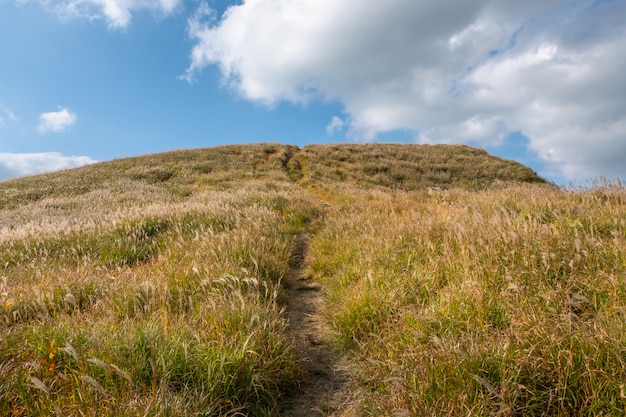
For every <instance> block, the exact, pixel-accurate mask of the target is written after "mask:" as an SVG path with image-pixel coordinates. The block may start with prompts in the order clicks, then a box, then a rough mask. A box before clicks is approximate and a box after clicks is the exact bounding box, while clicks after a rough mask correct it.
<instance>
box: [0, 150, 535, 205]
mask: <svg viewBox="0 0 626 417" xmlns="http://www.w3.org/2000/svg"><path fill="white" fill-rule="evenodd" d="M288 178H291V179H292V180H303V183H304V184H306V185H314V184H316V183H328V184H330V185H332V184H333V183H335V184H338V183H349V184H352V185H358V186H367V187H372V186H381V187H388V188H393V189H401V190H417V189H425V188H427V187H438V188H467V189H480V188H485V187H488V186H490V185H493V184H502V183H542V182H545V180H543V179H542V178H540V177H539V176H538V175H537V174H536V173H535V172H534V171H532V170H531V169H530V168H528V167H525V166H523V165H521V164H519V163H517V162H514V161H510V160H503V159H500V158H497V157H494V156H491V155H489V154H488V153H487V152H485V151H484V150H480V149H476V148H471V147H468V146H461V145H436V146H429V145H410V144H405V145H393V144H364V145H361V144H338V145H309V146H305V147H304V148H302V149H300V148H298V147H296V146H291V145H279V144H253V145H232V146H219V147H214V148H205V149H194V150H181V151H172V152H166V153H161V154H154V155H145V156H139V157H134V158H125V159H119V160H114V161H108V162H102V163H97V164H94V165H89V166H85V167H82V168H77V169H72V170H66V171H60V172H54V173H49V174H43V175H36V176H32V177H25V178H20V179H15V180H9V181H4V182H0V208H7V207H17V206H19V205H21V204H28V203H29V202H33V201H37V200H40V199H43V198H47V197H68V196H75V195H79V194H85V193H88V192H90V191H94V190H103V189H107V190H111V191H115V190H118V189H126V188H129V187H131V188H132V187H133V185H137V184H148V185H151V186H154V187H160V188H164V189H167V190H168V191H170V192H171V193H172V194H178V195H181V196H184V195H189V194H191V193H193V192H194V191H195V190H198V189H207V188H214V189H218V188H221V189H225V188H228V187H229V186H230V184H231V183H234V182H239V181H242V180H249V179H261V180H285V179H288Z"/></svg>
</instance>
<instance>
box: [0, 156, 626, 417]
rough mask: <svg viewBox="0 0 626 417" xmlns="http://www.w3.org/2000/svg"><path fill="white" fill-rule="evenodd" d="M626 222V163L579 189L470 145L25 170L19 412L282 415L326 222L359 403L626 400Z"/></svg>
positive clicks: (321, 263) (17, 319)
mask: <svg viewBox="0 0 626 417" xmlns="http://www.w3.org/2000/svg"><path fill="white" fill-rule="evenodd" d="M529 183H530V184H529ZM322 201H323V202H322ZM624 219H626V191H624V187H623V184H621V183H619V182H617V183H607V182H605V183H600V184H596V185H595V186H593V187H591V188H590V189H578V190H559V189H557V188H556V187H554V186H551V185H548V184H545V183H542V181H541V179H539V178H538V177H536V176H535V174H534V173H532V171H530V170H528V169H527V168H524V167H521V166H520V165H518V164H515V163H512V162H510V161H502V160H498V159H493V158H490V157H488V156H487V155H486V154H485V153H484V152H482V151H478V150H473V149H471V148H467V147H454V146H453V147H439V146H436V147H421V146H404V147H403V146H400V145H388V146H383V145H366V146H362V147H359V146H357V145H342V146H339V145H330V146H325V147H317V146H311V147H305V148H304V149H302V150H299V149H297V148H296V147H292V146H282V145H274V144H260V145H250V146H231V147H220V148H213V149H205V150H195V151H177V152H172V153H167V154H160V155H150V156H145V157H140V158H132V159H126V160H119V161H112V162H108V163H102V164H96V165H93V166H89V167H84V168H81V169H76V170H71V171H66V172H61V173H54V174H47V175H43V176H37V177H32V178H24V179H20V180H13V181H6V182H3V183H1V184H0V302H1V303H2V304H1V305H0V415H12V416H27V415H28V416H44V415H45V416H48V415H64V416H65V415H76V416H78V415H94V416H95V415H119V416H125V415H142V416H144V415H146V416H147V415H150V416H170V415H171V416H174V415H176V416H178V415H207V416H208V415H225V416H227V415H233V416H234V415H259V416H262V415H277V414H279V413H280V398H281V395H282V393H284V392H285V390H287V389H289V387H291V386H292V385H293V384H295V383H296V382H297V381H298V380H299V378H300V377H301V370H300V369H299V368H298V366H297V361H296V358H295V353H294V347H293V341H291V340H289V339H288V338H287V336H286V335H285V326H286V318H285V314H284V310H283V305H284V297H285V293H284V291H283V289H282V288H281V282H282V279H283V278H284V276H285V275H286V273H287V271H288V268H289V264H290V261H292V260H293V259H292V258H293V255H294V243H295V235H297V234H298V233H300V232H302V231H303V230H306V231H308V232H311V231H315V232H316V233H315V235H314V236H313V237H312V240H311V246H310V248H309V252H308V256H307V260H306V262H307V265H308V266H307V268H308V273H309V274H310V275H311V276H312V277H314V278H315V279H318V280H319V281H320V283H322V284H323V287H324V288H325V300H326V304H325V312H326V314H327V318H328V320H329V322H330V324H331V325H332V327H333V329H334V330H335V331H336V344H337V347H338V349H342V350H343V351H345V352H348V354H349V355H350V357H351V358H352V360H353V361H354V364H355V369H356V373H355V375H356V376H355V378H356V380H355V384H356V385H357V386H358V387H359V390H360V391H361V394H362V395H361V396H360V397H359V398H357V400H358V408H357V409H358V411H357V412H358V413H359V414H360V415H376V416H377V415H396V416H402V415H418V416H419V415H424V416H426V415H455V416H457V415H458V416H465V415H492V414H494V415H495V414H497V415H505V416H518V415H519V416H521V415H529V416H540V415H550V416H569V415H580V416H583V415H623V414H624V413H626V405H625V404H626V391H625V387H624V381H626V366H625V359H626V355H625V353H624V352H626V339H625V338H624V336H623V334H624V332H623V328H624V320H625V319H626V317H625V314H626V284H625V281H624V276H626V261H625V259H626V256H625V255H626V253H625V252H626V220H624Z"/></svg>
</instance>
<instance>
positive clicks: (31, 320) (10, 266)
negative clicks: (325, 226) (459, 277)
mask: <svg viewBox="0 0 626 417" xmlns="http://www.w3.org/2000/svg"><path fill="white" fill-rule="evenodd" d="M258 148H259V149H256V151H257V152H256V153H255V154H254V155H255V156H256V157H259V160H260V161H263V162H259V163H258V164H256V166H255V167H254V170H252V168H250V160H251V159H254V158H251V157H249V156H248V154H246V152H249V153H252V152H253V151H255V147H252V148H250V149H245V150H242V149H240V148H237V147H235V148H232V149H231V148H226V149H218V151H216V152H215V154H211V153H210V152H209V153H206V152H205V154H206V155H204V154H203V152H200V153H199V154H194V153H193V152H180V153H174V154H171V155H169V154H165V155H160V156H151V157H148V158H147V159H146V161H148V162H150V164H152V163H153V161H155V160H156V161H157V162H158V163H160V164H161V165H159V166H158V168H154V165H152V167H150V168H146V167H145V166H144V165H139V164H137V162H136V161H114V162H112V163H109V164H108V165H107V164H102V165H100V166H98V165H96V166H94V167H87V168H83V169H80V170H73V171H68V172H66V173H57V174H51V175H47V176H40V177H38V179H37V180H35V179H31V178H28V179H24V180H19V181H11V182H8V183H5V184H3V189H2V191H3V196H4V197H5V198H6V200H5V208H4V209H3V210H2V211H1V212H0V213H1V214H0V216H1V218H2V222H1V224H2V228H1V231H0V268H1V269H0V275H1V279H0V301H1V302H2V305H1V306H0V333H1V338H0V349H1V354H0V381H1V383H0V415H16V416H20V415H23V416H26V415H28V416H34V415H41V416H44V415H45V416H48V415H63V416H66V415H94V416H95V415H120V416H122V415H124V416H126V415H172V416H174V415H176V416H179V415H244V414H245V415H248V414H249V415H272V414H275V412H276V410H277V408H278V406H279V403H278V401H279V399H280V396H281V393H282V392H283V391H284V389H285V388H287V387H289V386H290V385H292V384H294V383H295V382H296V381H297V380H298V378H299V377H300V370H299V368H298V367H297V365H296V358H295V354H294V349H293V346H292V342H291V341H290V340H288V339H287V337H286V336H285V332H284V330H285V326H286V322H285V317H284V314H283V310H282V304H281V303H280V302H279V299H280V298H281V297H282V289H281V287H280V284H281V280H282V279H283V277H284V276H285V274H286V273H287V270H288V268H289V266H288V265H289V261H290V259H291V257H292V253H293V250H294V248H293V244H294V233H297V231H298V230H299V228H300V227H302V225H303V224H305V223H307V222H310V221H312V220H314V218H315V217H316V216H317V215H318V209H317V208H316V203H315V202H314V201H312V199H311V197H310V196H309V195H308V194H307V193H306V192H305V191H304V190H302V189H301V188H299V187H297V186H295V185H294V184H293V183H291V182H290V181H289V180H288V176H287V175H286V173H285V172H284V169H283V168H282V165H281V160H280V158H281V157H282V156H281V155H280V152H282V151H283V150H284V149H283V148H279V147H274V146H273V145H267V146H261V145H259V146H258ZM268 149H269V151H267V150H268ZM286 149H287V150H289V148H286ZM259 150H260V151H259ZM244 151H245V152H244ZM209 154H210V155H212V157H213V158H214V159H215V160H216V161H220V163H221V164H222V165H220V164H218V163H215V161H213V162H211V161H212V160H209V161H208V162H207V163H208V164H209V166H211V167H212V169H214V170H216V171H219V172H221V174H220V175H222V176H223V177H225V176H228V178H229V179H228V181H227V180H225V179H224V180H223V183H222V184H221V185H219V186H214V185H211V184H207V183H206V181H204V180H203V179H202V178H203V177H202V175H198V176H195V177H194V176H193V175H191V174H187V173H188V172H190V171H193V170H194V169H195V168H194V166H196V165H198V164H199V163H200V162H198V161H195V162H194V158H195V159H197V160H203V159H205V157H206V156H207V155H209ZM224 155H231V157H230V159H229V157H227V156H224ZM242 155H243V157H242ZM272 158H276V160H275V161H273V160H272ZM194 164H195V165H194ZM263 164H265V165H263ZM262 165H263V166H262ZM125 166H127V169H125V168H124V167H125ZM207 169H208V168H207ZM207 169H205V170H207ZM92 170H95V172H94V171H92ZM157 171H158V172H164V171H174V172H176V174H175V175H172V176H165V175H162V176H160V175H156V174H154V173H155V172H157ZM153 174H154V175H153ZM166 177H167V178H166ZM85 178H88V180H85ZM42 179H43V180H45V181H42ZM226 185H227V187H226ZM181 187H187V188H188V189H189V190H190V192H189V193H180V192H178V191H177V190H180V189H181ZM220 188H227V189H226V190H224V189H220ZM33 195H37V196H38V198H28V197H27V196H33Z"/></svg>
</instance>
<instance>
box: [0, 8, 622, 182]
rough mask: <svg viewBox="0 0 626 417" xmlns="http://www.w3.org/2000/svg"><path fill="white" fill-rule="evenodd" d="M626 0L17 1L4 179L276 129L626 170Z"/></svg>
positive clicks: (5, 24)
mask: <svg viewBox="0 0 626 417" xmlns="http://www.w3.org/2000/svg"><path fill="white" fill-rule="evenodd" d="M470 3H471V4H470ZM625 3H626V0H617V1H578V0H568V1H557V0H542V1H539V0H537V1H528V2H523V3H522V4H521V2H517V1H513V0H499V1H487V0H482V1H475V2H467V1H464V0H450V1H449V2H445V4H444V2H440V3H434V2H430V1H422V0H385V1H383V0H369V1H363V0H359V1H357V0H342V1H340V0H290V1H284V0H246V1H218V0H208V1H206V2H203V1H181V0H67V1H65V0H62V1H56V0H47V1H44V0H16V1H14V0H0V179H2V178H10V177H14V176H21V175H27V174H31V173H34V172H39V171H49V170H54V169H61V168H67V167H73V166H78V165H82V164H85V163H89V162H92V161H96V160H108V159H113V158H120V157H125V156H132V155H139V154H146V153H154V152H161V151H166V150H171V149H181V148H197V147H205V146H214V145H221V144H228V143H251V142H267V141H272V142H282V143H291V144H296V145H300V146H303V145H306V144H310V143H327V142H346V141H349V142H366V141H379V142H416V143H466V144H470V145H473V146H479V147H483V148H486V149H487V150H488V151H489V152H491V153H492V154H495V155H498V156H502V157H505V158H508V159H515V160H518V161H520V162H522V163H524V164H526V165H529V166H531V167H532V168H533V169H535V170H536V171H537V172H539V173H540V174H541V175H543V176H544V177H546V178H548V179H550V180H553V181H556V182H558V183H567V182H569V181H585V180H587V179H589V178H593V177H597V176H600V175H606V176H608V177H610V178H612V177H615V176H620V177H622V178H624V177H626V164H624V163H623V162H622V161H626V135H625V132H626V87H624V85H626V83H624V82H623V74H624V73H626V57H625V56H624V53H623V51H626V23H625V22H626V5H625Z"/></svg>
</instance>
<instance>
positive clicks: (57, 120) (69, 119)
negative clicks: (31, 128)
mask: <svg viewBox="0 0 626 417" xmlns="http://www.w3.org/2000/svg"><path fill="white" fill-rule="evenodd" d="M74 123H76V114H75V113H73V112H72V111H71V110H69V109H67V108H65V107H59V111H53V112H48V113H42V114H41V115H40V116H39V128H38V131H39V133H42V134H43V133H48V132H56V133H60V132H63V131H65V130H67V129H69V128H70V127H72V126H73V125H74Z"/></svg>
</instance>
